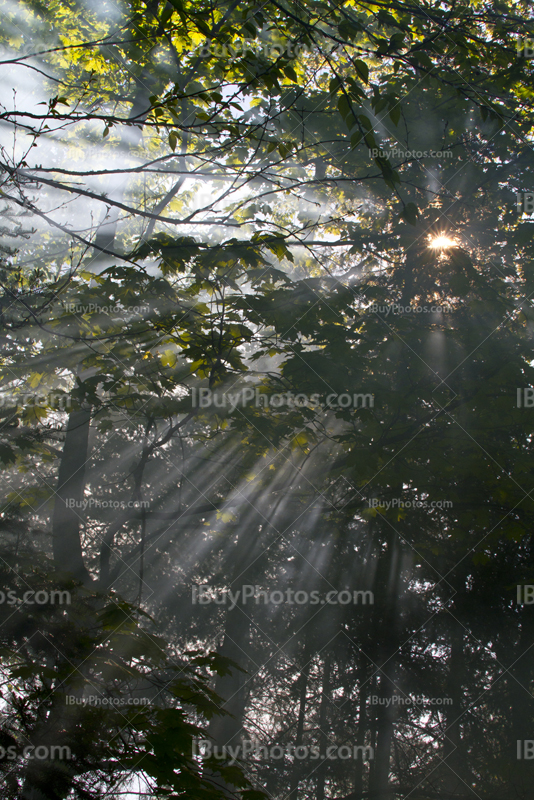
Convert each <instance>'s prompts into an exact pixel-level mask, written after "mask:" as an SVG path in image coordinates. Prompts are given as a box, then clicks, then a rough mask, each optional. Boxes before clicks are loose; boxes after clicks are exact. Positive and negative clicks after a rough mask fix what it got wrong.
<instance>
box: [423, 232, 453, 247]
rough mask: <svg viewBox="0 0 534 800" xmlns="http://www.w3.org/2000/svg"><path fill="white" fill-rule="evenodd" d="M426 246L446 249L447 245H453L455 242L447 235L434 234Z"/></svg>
mask: <svg viewBox="0 0 534 800" xmlns="http://www.w3.org/2000/svg"><path fill="white" fill-rule="evenodd" d="M428 246H429V247H432V248H433V249H434V250H446V249H447V248H448V247H455V246H456V242H455V241H454V239H449V237H448V236H443V235H442V234H440V235H439V236H434V238H433V239H431V240H430V243H429V245H428Z"/></svg>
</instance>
